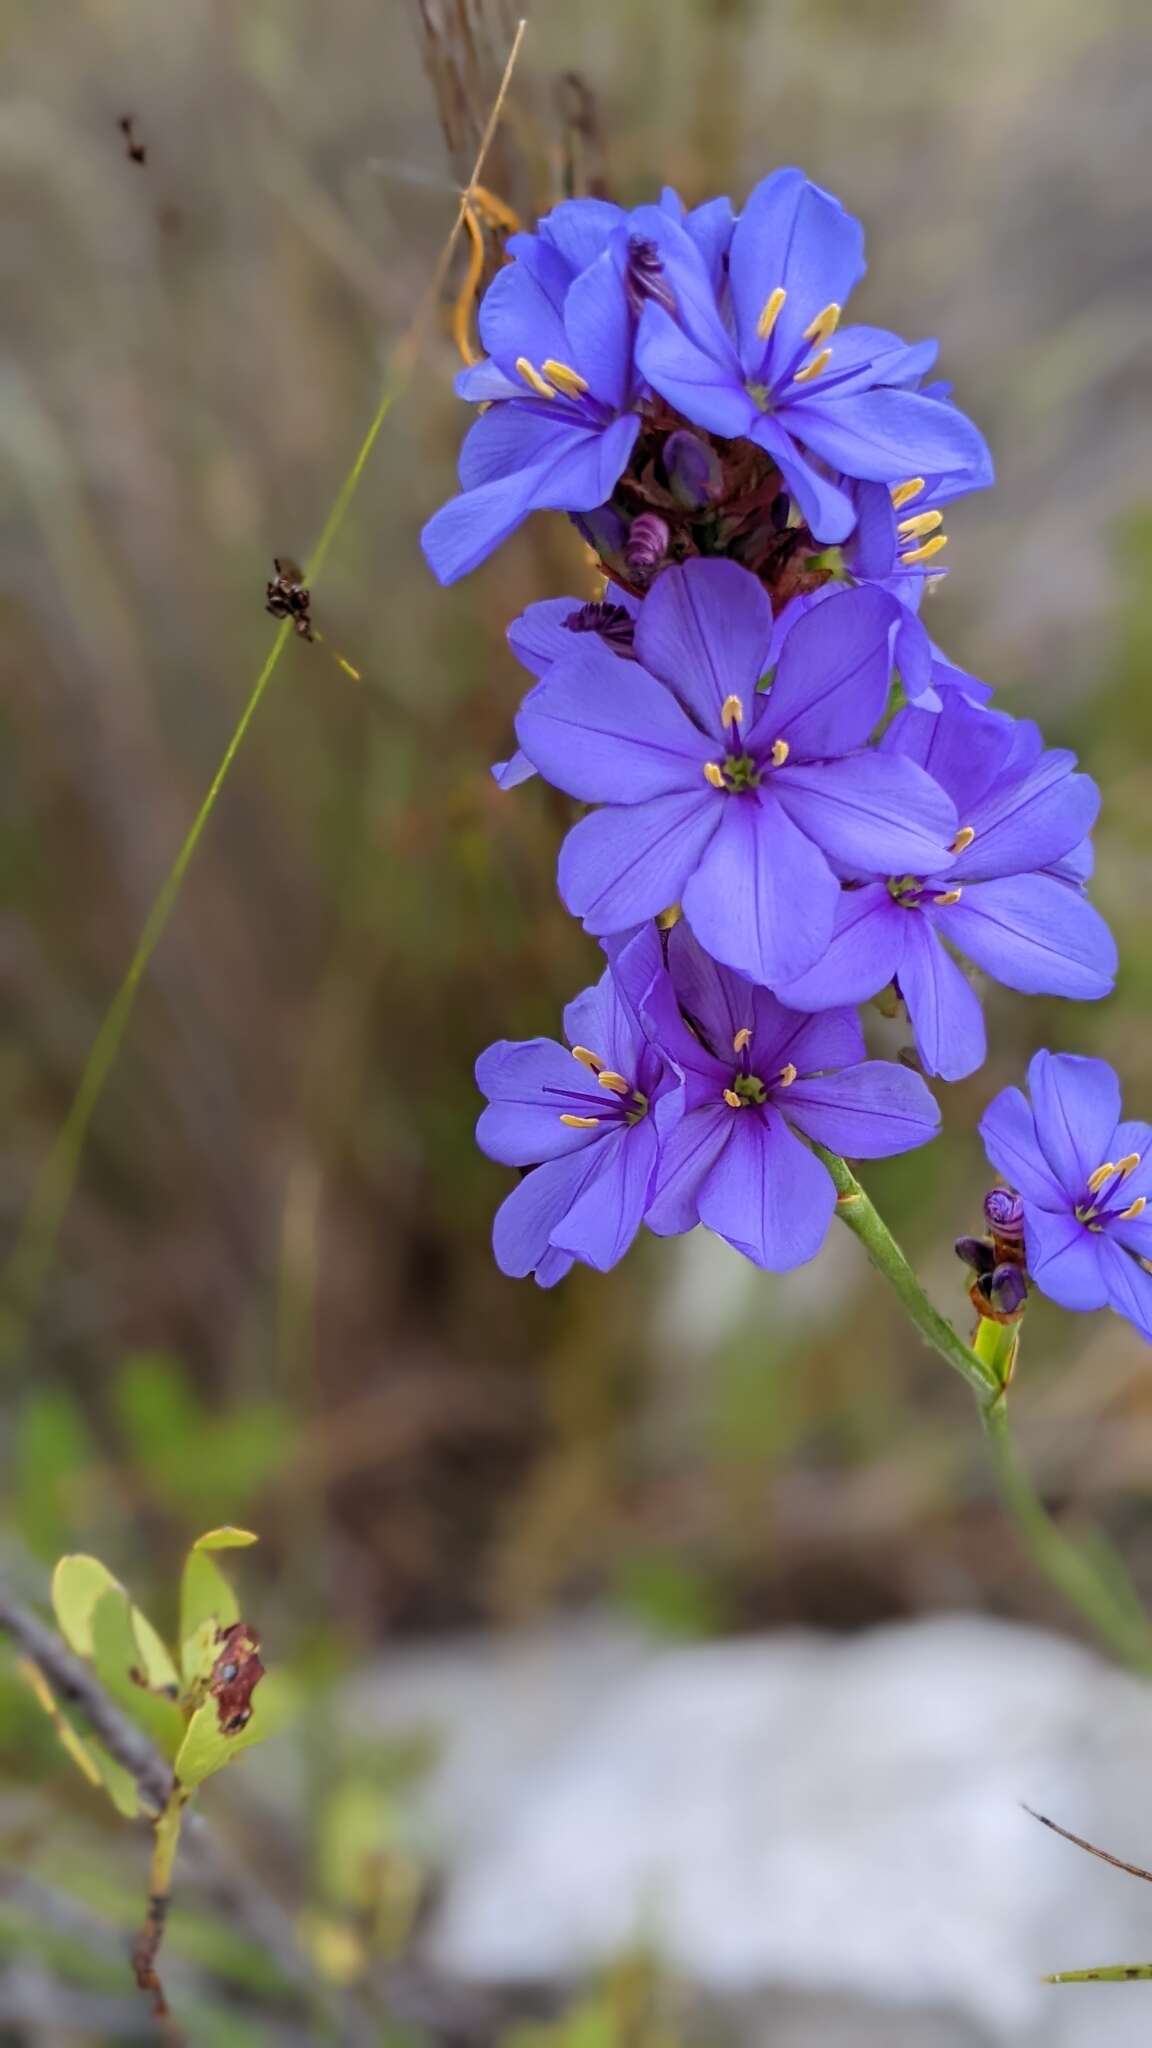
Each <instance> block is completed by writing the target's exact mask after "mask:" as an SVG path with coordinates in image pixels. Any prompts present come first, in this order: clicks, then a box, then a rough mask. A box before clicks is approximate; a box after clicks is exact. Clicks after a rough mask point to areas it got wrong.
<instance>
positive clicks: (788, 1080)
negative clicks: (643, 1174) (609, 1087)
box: [625, 923, 940, 1272]
mask: <svg viewBox="0 0 1152 2048" xmlns="http://www.w3.org/2000/svg"><path fill="white" fill-rule="evenodd" d="M625 964H626V962H625ZM668 970H669V972H668V975H667V976H666V977H663V978H661V977H656V978H655V979H653V980H652V981H651V982H650V983H649V986H648V990H647V994H646V996H645V998H644V999H643V1008H644V1014H645V1021H646V1022H647V1025H648V1028H649V1030H650V1031H651V1032H652V1035H653V1037H654V1039H655V1041H656V1043H657V1044H658V1045H659V1046H660V1049H661V1051H662V1052H663V1053H664V1055H665V1056H666V1057H667V1058H670V1059H672V1060H674V1061H675V1063H676V1065H677V1066H678V1067H679V1068H680V1069H681V1071H682V1072H683V1074H684V1076H685V1088H684V1096H683V1105H682V1112H683V1113H682V1115H681V1116H680V1117H679V1118H678V1120H677V1121H676V1123H675V1124H674V1125H672V1126H671V1127H670V1128H669V1130H668V1131H667V1132H666V1133H665V1135H664V1139H663V1143H662V1146H661V1152H660V1163H659V1169H658V1173H657V1179H656V1186H655V1192H654V1194H653V1197H652V1201H651V1204H650V1206H649V1209H648V1212H647V1215H646V1218H645V1221H646V1222H647V1224H648V1227H649V1229H650V1230H653V1231H655V1232H656V1233H657V1234H658V1235H659V1236H673V1235H676V1234H678V1233H679V1232H680V1231H685V1230H691V1229H692V1228H693V1227H694V1226H695V1225H696V1224H697V1223H704V1224H706V1225H707V1227H708V1228H709V1229H710V1230H714V1231H715V1232H716V1233H717V1235H718V1236H720V1237H723V1238H725V1239H726V1240H727V1242H728V1243H729V1244H730V1245H732V1246H733V1247H734V1249H735V1250H736V1251H739V1252H743V1253H744V1255H745V1257H746V1258H749V1259H752V1260H753V1261H754V1262H755V1264H756V1265H758V1266H766V1267H768V1268H770V1269H771V1270H772V1271H774V1272H782V1271H784V1270H785V1269H786V1268H788V1267H790V1266H798V1265H801V1264H803V1262H804V1261H805V1260H806V1259H811V1258H813V1257H814V1256H815V1254H816V1253H817V1252H818V1251H819V1249H820V1246H821V1245H822V1244H823V1242H824V1236H825V1233H826V1231H827V1229H828V1225H829V1222H830V1221H831V1218H832V1214H833V1212H834V1210H835V1207H836V1190H835V1187H834V1186H833V1184H832V1180H831V1178H830V1176H829V1174H828V1172H827V1170H826V1169H825V1167H824V1166H823V1165H822V1164H821V1162H820V1160H819V1159H817V1158H816V1157H815V1155H814V1154H813V1153H812V1152H811V1151H810V1150H809V1149H808V1147H807V1145H805V1144H803V1143H802V1142H801V1139H802V1138H810V1139H815V1140H817V1141H818V1142H819V1143H820V1144H822V1145H826V1146H828V1147H829V1149H830V1150H832V1151H835V1152H842V1153H848V1154H850V1155H851V1156H852V1157H854V1158H857V1159H886V1158H889V1157H890V1156H891V1155H892V1154H894V1153H897V1152H907V1151H910V1150H911V1149H912V1148H913V1147H914V1146H917V1145H923V1144H926V1143H927V1142H928V1140H929V1139H930V1138H934V1137H935V1136H936V1133H937V1130H938V1128H939V1123H940V1112H939V1109H938V1108H937V1106H936V1103H935V1101H934V1100H933V1098H932V1096H931V1094H930V1093H929V1090H928V1088H927V1087H926V1086H925V1084H924V1082H923V1081H922V1080H921V1078H920V1076H919V1075H918V1074H913V1073H911V1072H909V1070H908V1069H907V1068H906V1067H899V1066H894V1065H891V1064H889V1063H888V1062H885V1061H883V1060H870V1059H868V1057H867V1055H866V1052H865V1046H864V1039H863V1036H862V1033H861V1030H860V1025H859V1021H858V1019H857V1017H856V1014H855V1011H853V1010H847V1009H845V1010H827V1011H825V1012H824V1013H823V1015H820V1016H812V1017H803V1016H798V1015H797V1014H796V1012H795V1011H794V1010H786V1009H785V1008H784V1007H783V1005H782V1004H780V1003H778V1002H777V1001H776V999H775V998H774V997H773V996H771V995H770V994H769V993H768V991H767V989H763V988H755V987H753V986H752V985H751V984H750V983H748V982H747V981H745V980H743V979H742V978H741V977H740V976H738V975H736V974H733V973H731V972H730V971H728V970H727V969H725V968H723V967H719V966H717V964H716V962H715V961H714V960H712V959H710V958H709V956H708V955H707V954H706V953H705V952H704V950H703V948H702V947H701V946H700V945H699V944H698V943H697V941H696V940H695V939H694V938H693V936H692V934H691V932H690V931H689V930H688V929H687V927H686V926H685V925H684V924H683V923H680V924H678V925H676V926H675V928H674V929H673V931H672V932H671V933H670V934H669V940H668ZM797 1133H800V1134H801V1135H800V1136H798V1135H797Z"/></svg>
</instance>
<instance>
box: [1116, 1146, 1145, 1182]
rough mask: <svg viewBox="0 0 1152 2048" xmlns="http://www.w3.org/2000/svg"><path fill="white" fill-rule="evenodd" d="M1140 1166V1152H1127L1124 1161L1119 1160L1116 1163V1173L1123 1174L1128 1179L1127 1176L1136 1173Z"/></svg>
mask: <svg viewBox="0 0 1152 2048" xmlns="http://www.w3.org/2000/svg"><path fill="white" fill-rule="evenodd" d="M1139 1164H1140V1154H1139V1152H1126V1153H1125V1154H1124V1157H1123V1159H1118V1160H1117V1161H1116V1171H1117V1173H1122V1174H1123V1175H1124V1176H1125V1178H1127V1176H1128V1175H1129V1174H1130V1173H1135V1171H1136V1168H1137V1167H1138V1166H1139Z"/></svg>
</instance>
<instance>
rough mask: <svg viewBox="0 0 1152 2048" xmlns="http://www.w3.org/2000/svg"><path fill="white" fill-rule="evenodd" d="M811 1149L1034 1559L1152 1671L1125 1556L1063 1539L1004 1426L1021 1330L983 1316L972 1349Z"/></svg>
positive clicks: (1127, 1658) (1107, 1635)
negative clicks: (979, 1425) (979, 1446)
mask: <svg viewBox="0 0 1152 2048" xmlns="http://www.w3.org/2000/svg"><path fill="white" fill-rule="evenodd" d="M815 1150H816V1152H817V1154H818V1155H819V1157H820V1158H821V1159H822V1160H823V1162H824V1165H825V1166H826V1167H827V1168H828V1171H829V1173H830V1174H831V1176H832V1179H833V1181H834V1182H835V1184H836V1192H837V1195H838V1197H839V1202H838V1206H837V1211H836V1213H837V1215H838V1216H839V1217H840V1218H841V1220H842V1221H843V1222H844V1223H846V1224H847V1225H848V1228H849V1230H851V1231H852V1233H853V1234H854V1236H856V1237H858V1238H859V1239H860V1242H861V1244H862V1245H863V1246H864V1249H865V1251H866V1252H867V1253H868V1257H869V1258H870V1259H871V1261H872V1264H873V1265H874V1266H876V1267H877V1268H878V1270H879V1271H880V1272H881V1273H883V1275H884V1278H885V1279H886V1280H887V1281H888V1284H889V1286H890V1287H891V1288H892V1289H893V1290H894V1292H895V1293H896V1294H897V1295H898V1296H899V1299H900V1301H901V1302H902V1304H903V1306H904V1308H905V1310H906V1312H907V1314H908V1316H909V1319H910V1320H911V1321H912V1322H913V1323H914V1324H915V1326H916V1328H917V1329H918V1330H919V1332H920V1334H921V1336H922V1337H923V1338H925V1339H926V1341H927V1342H928V1343H929V1344H930V1345H931V1346H932V1348H933V1350H934V1351H937V1352H939V1354H940V1356H941V1358H943V1359H944V1361H945V1363H946V1364H948V1365H950V1366H951V1367H952V1370H953V1371H954V1372H957V1373H959V1374H960V1376H961V1378H962V1379H964V1380H965V1381H966V1382H967V1384H968V1385H969V1387H971V1389H972V1392H973V1393H974V1394H975V1395H976V1398H977V1401H978V1403H979V1408H980V1416H981V1420H982V1422H983V1425H984V1435H985V1440H986V1442H987V1445H988V1451H989V1456H990V1459H991V1464H992V1470H993V1473H994V1475H995V1479H996V1487H997V1491H998V1493H999V1496H1000V1500H1001V1502H1002V1504H1003V1506H1004V1508H1005V1509H1006V1510H1007V1512H1008V1514H1009V1515H1010V1517H1011V1519H1012V1521H1013V1523H1014V1524H1015V1527H1016V1530H1017V1533H1018V1535H1019V1536H1020V1538H1021V1541H1022V1543H1023V1545H1024V1547H1025V1549H1026V1550H1027V1552H1028V1554H1029V1556H1030V1557H1031V1558H1032V1560H1033V1562H1034V1563H1035V1564H1036V1565H1037V1566H1038V1567H1039V1569H1040V1570H1041V1571H1042V1572H1043V1573H1044V1576H1045V1577H1046V1578H1047V1579H1048V1580H1049V1581H1050V1582H1051V1584H1052V1585H1054V1586H1056V1587H1057V1588H1058V1590H1059V1591H1060V1592H1061V1593H1062V1594H1063V1595H1064V1597H1065V1599H1066V1600H1068V1601H1069V1602H1070V1603H1071V1605H1072V1606H1073V1607H1076V1608H1078V1609H1079V1611H1080V1613H1081V1614H1082V1615H1083V1616H1084V1617H1085V1619H1086V1620H1087V1621H1089V1622H1090V1623H1091V1624H1092V1627H1093V1628H1094V1629H1095V1630H1096V1631H1097V1633H1098V1634H1099V1636H1100V1637H1101V1639H1102V1640H1103V1641H1104V1642H1105V1643H1107V1645H1108V1647H1109V1649H1110V1650H1111V1651H1112V1652H1113V1653H1114V1655H1116V1656H1117V1657H1119V1658H1120V1659H1121V1661H1122V1662H1123V1663H1125V1664H1129V1665H1131V1666H1132V1667H1133V1668H1134V1669H1136V1670H1138V1671H1152V1628H1150V1626H1149V1623H1148V1620H1147V1617H1146V1616H1145V1614H1144V1611H1143V1607H1142V1604H1141V1602H1140V1599H1139V1595H1138V1594H1137V1593H1136V1590H1135V1588H1134V1587H1133V1586H1132V1584H1131V1582H1130V1581H1129V1579H1128V1577H1127V1574H1126V1572H1125V1570H1124V1567H1123V1565H1122V1563H1121V1561H1120V1559H1119V1558H1118V1557H1117V1556H1116V1555H1115V1554H1114V1553H1113V1552H1112V1551H1111V1550H1110V1549H1107V1548H1106V1546H1105V1544H1104V1542H1103V1539H1101V1538H1099V1537H1098V1536H1095V1535H1091V1536H1090V1537H1088V1538H1085V1539H1079V1540H1078V1539H1076V1538H1073V1537H1071V1536H1067V1535H1065V1533H1064V1531H1063V1530H1062V1529H1061V1528H1060V1527H1059V1525H1058V1524H1057V1523H1056V1522H1055V1521H1054V1520H1053V1519H1052V1516H1051V1515H1050V1514H1049V1512H1048V1509H1047V1508H1046V1507H1045V1505H1044V1503H1043V1501H1042V1500H1041V1498H1040V1495H1039V1494H1038V1493H1037V1491H1036V1488H1035V1487H1034V1486H1033V1484H1032V1481H1031V1479H1030V1478H1029V1477H1028V1474H1027V1472H1026V1471H1025V1469H1024V1467H1023V1465H1022V1464H1021V1462H1020V1459H1019V1457H1018V1455H1017V1452H1016V1447H1015V1445H1014V1443H1013V1441H1012V1435H1011V1432H1010V1429H1009V1426H1008V1402H1007V1393H1008V1384H1009V1381H1010V1379H1011V1376H1012V1370H1013V1367H1014V1365H1015V1362H1016V1349H1017V1344H1018V1341H1019V1327H1020V1326H1019V1325H1018V1324H1013V1325H1002V1324H998V1323H995V1322H992V1321H991V1320H990V1319H988V1318H982V1319H981V1322H980V1327H979V1329H978V1330H977V1333H976V1340H975V1343H974V1344H972V1345H969V1344H966V1343H965V1342H964V1340H963V1338H961V1337H959V1336H958V1335H957V1334H956V1331H955V1330H954V1329H953V1328H952V1325H951V1323H949V1322H946V1321H945V1319H944V1317H943V1316H942V1315H940V1314H939V1313H938V1312H937V1310H936V1309H934V1308H933V1306H932V1304H931V1302H930V1301H929V1300H928V1298H927V1296H926V1294H925V1293H924V1290H923V1288H922V1287H921V1285H920V1282H919V1281H918V1280H917V1278H916V1275H915V1273H914V1272H913V1270H912V1268H911V1266H910V1265H909V1263H908V1261H907V1259H906V1258H905V1256H904V1254H903V1252H902V1251H901V1249H900V1247H899V1245H898V1244H897V1243H896V1240H895V1238H894V1237H893V1235H892V1233H891V1231H890V1230H889V1228H888V1226H887V1224H886V1223H885V1222H884V1220H883V1218H882V1217H881V1216H880V1215H879V1214H878V1213H877V1211H876V1210H875V1209H874V1207H873V1205H872V1203H871V1201H870V1199H869V1197H868V1196H867V1195H866V1194H865V1192H864V1189H863V1188H862V1187H861V1185H860V1183H859V1181H858V1180H857V1179H856V1176H855V1174H854V1173H853V1172H852V1170H851V1168H850V1167H849V1166H847V1165H846V1163H845V1161H844V1160H843V1159H839V1158H837V1157H836V1155H835V1154H834V1153H832V1152H826V1151H825V1150H824V1147H823V1146H822V1145H817V1146H816V1147H815Z"/></svg>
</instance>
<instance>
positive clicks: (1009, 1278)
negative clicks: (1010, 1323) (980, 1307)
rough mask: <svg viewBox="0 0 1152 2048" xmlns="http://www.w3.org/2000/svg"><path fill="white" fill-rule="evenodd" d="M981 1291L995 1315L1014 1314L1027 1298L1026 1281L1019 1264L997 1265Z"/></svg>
mask: <svg viewBox="0 0 1152 2048" xmlns="http://www.w3.org/2000/svg"><path fill="white" fill-rule="evenodd" d="M982 1291H983V1292H984V1294H985V1295H986V1296H987V1298H988V1301H989V1304H990V1305H991V1307H992V1308H994V1309H995V1310H996V1313H997V1315H1001V1316H1014V1315H1015V1314H1016V1313H1017V1311H1018V1310H1019V1309H1022V1308H1023V1306H1024V1303H1025V1301H1026V1300H1027V1298H1028V1282H1027V1280H1026V1279H1025V1277H1024V1275H1023V1273H1022V1272H1021V1270H1020V1268H1019V1266H1010V1265H1004V1266H997V1268H996V1270H995V1272H994V1273H992V1274H991V1275H990V1276H989V1278H988V1279H987V1280H986V1281H985V1282H984V1286H983V1290H982Z"/></svg>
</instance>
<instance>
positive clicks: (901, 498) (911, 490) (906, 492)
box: [892, 476, 924, 512]
mask: <svg viewBox="0 0 1152 2048" xmlns="http://www.w3.org/2000/svg"><path fill="white" fill-rule="evenodd" d="M923 489H924V479H923V477H922V476H910V477H909V479H908V481H907V483H906V484H894V485H893V487H892V503H893V505H894V506H895V508H896V510H897V512H899V510H900V507H901V506H902V505H910V504H911V503H912V500H913V498H918V497H919V496H920V493H921V491H922V490H923Z"/></svg>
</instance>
